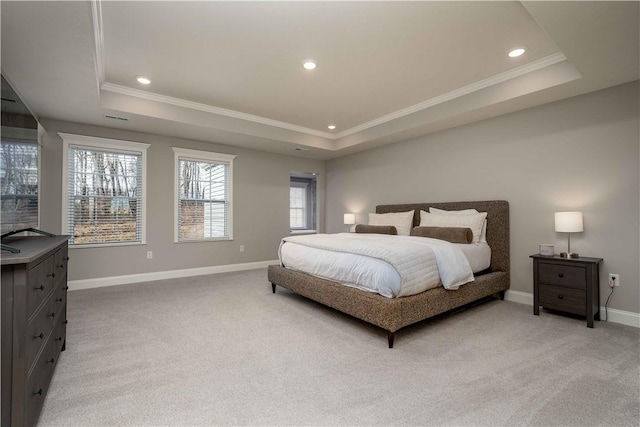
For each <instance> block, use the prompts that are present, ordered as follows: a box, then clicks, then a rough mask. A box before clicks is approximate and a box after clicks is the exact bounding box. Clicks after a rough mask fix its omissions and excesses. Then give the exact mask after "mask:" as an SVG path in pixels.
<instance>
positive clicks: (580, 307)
mask: <svg viewBox="0 0 640 427" xmlns="http://www.w3.org/2000/svg"><path fill="white" fill-rule="evenodd" d="M539 293H540V305H542V306H544V307H546V308H551V309H554V310H561V311H566V312H568V313H573V314H581V315H585V314H586V312H587V311H586V306H587V295H586V293H585V291H583V290H579V289H571V288H564V287H560V286H551V285H542V284H541V285H539Z"/></svg>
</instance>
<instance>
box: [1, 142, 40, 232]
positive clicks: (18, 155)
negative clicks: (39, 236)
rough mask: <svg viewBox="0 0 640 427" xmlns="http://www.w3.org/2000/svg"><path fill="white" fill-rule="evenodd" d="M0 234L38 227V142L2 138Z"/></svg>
mask: <svg viewBox="0 0 640 427" xmlns="http://www.w3.org/2000/svg"><path fill="white" fill-rule="evenodd" d="M1 147H2V148H1V150H0V183H1V186H0V188H1V191H2V194H1V195H0V196H1V206H2V207H1V212H0V213H1V215H2V233H6V232H9V231H13V230H20V229H23V228H29V227H34V228H37V227H38V144H37V143H36V142H18V141H11V140H5V139H3V140H2V145H1Z"/></svg>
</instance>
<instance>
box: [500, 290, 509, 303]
mask: <svg viewBox="0 0 640 427" xmlns="http://www.w3.org/2000/svg"><path fill="white" fill-rule="evenodd" d="M506 292H507V291H500V301H504V294H505V293H506Z"/></svg>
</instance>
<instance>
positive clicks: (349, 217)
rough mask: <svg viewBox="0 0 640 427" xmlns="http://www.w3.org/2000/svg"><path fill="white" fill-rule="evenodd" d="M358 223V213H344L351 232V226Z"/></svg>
mask: <svg viewBox="0 0 640 427" xmlns="http://www.w3.org/2000/svg"><path fill="white" fill-rule="evenodd" d="M355 223H356V214H354V213H346V214H344V225H348V226H349V232H351V226H352V225H354V224H355Z"/></svg>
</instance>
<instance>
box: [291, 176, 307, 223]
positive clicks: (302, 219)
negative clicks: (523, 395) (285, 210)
mask: <svg viewBox="0 0 640 427" xmlns="http://www.w3.org/2000/svg"><path fill="white" fill-rule="evenodd" d="M297 185H299V184H298V183H291V187H289V227H290V228H293V229H297V228H306V227H307V212H306V200H307V194H306V193H307V188H306V186H297Z"/></svg>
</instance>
